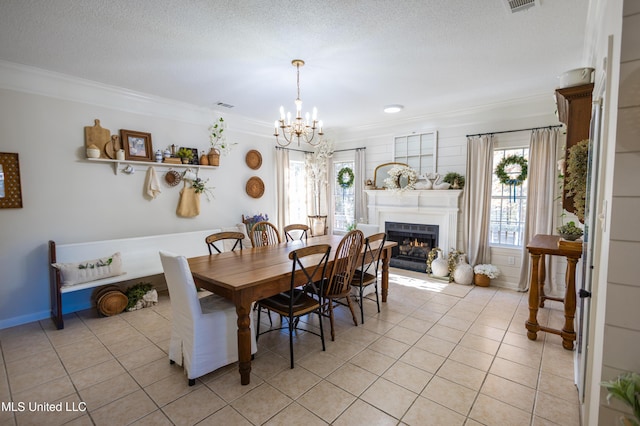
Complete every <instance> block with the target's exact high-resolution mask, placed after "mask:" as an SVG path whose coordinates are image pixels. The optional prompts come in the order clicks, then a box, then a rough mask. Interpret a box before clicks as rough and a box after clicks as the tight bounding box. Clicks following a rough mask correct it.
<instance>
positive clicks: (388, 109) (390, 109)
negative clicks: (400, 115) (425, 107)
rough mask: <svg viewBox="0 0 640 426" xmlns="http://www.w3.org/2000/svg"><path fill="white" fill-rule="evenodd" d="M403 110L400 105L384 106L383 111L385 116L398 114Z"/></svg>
mask: <svg viewBox="0 0 640 426" xmlns="http://www.w3.org/2000/svg"><path fill="white" fill-rule="evenodd" d="M403 109H404V106H402V105H385V106H384V108H383V111H384V112H386V113H387V114H394V113H396V112H400V111H402V110H403Z"/></svg>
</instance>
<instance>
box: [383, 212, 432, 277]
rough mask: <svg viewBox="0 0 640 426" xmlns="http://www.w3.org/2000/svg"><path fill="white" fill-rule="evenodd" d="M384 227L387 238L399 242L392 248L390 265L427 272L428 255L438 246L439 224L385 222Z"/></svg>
mask: <svg viewBox="0 0 640 426" xmlns="http://www.w3.org/2000/svg"><path fill="white" fill-rule="evenodd" d="M384 229H385V232H386V233H387V240H390V241H395V242H396V243H398V245H397V246H396V247H394V248H393V250H392V254H391V259H390V261H389V265H390V266H393V267H395V268H401V269H408V270H411V271H419V272H425V271H426V268H427V255H428V254H429V251H431V249H432V248H434V247H437V246H438V225H424V224H421V223H401V222H385V224H384Z"/></svg>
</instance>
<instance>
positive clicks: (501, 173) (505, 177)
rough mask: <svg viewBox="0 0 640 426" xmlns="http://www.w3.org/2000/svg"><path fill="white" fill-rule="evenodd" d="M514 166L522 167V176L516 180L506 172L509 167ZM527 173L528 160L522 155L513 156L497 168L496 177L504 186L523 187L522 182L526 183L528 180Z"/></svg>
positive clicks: (504, 160)
mask: <svg viewBox="0 0 640 426" xmlns="http://www.w3.org/2000/svg"><path fill="white" fill-rule="evenodd" d="M512 164H513V165H518V166H520V174H519V175H518V176H517V177H515V178H511V177H510V176H509V174H508V173H507V171H506V170H505V169H506V168H507V166H510V165H512ZM527 172H528V166H527V160H526V159H525V158H524V157H522V156H521V155H511V156H509V157H505V158H503V159H502V161H500V162H499V163H498V165H497V166H496V176H497V177H498V180H499V181H500V183H501V184H503V185H509V186H519V185H522V182H524V180H525V179H526V178H527Z"/></svg>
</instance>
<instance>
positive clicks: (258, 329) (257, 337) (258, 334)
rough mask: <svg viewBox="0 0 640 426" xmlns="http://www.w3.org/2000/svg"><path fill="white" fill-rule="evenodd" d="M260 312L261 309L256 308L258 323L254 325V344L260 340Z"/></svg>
mask: <svg viewBox="0 0 640 426" xmlns="http://www.w3.org/2000/svg"><path fill="white" fill-rule="evenodd" d="M256 306H258V305H257V304H256ZM260 311H262V308H258V321H257V324H256V343H258V339H259V338H260Z"/></svg>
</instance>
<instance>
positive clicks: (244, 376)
mask: <svg viewBox="0 0 640 426" xmlns="http://www.w3.org/2000/svg"><path fill="white" fill-rule="evenodd" d="M236 313H237V314H238V364H239V370H240V384H243V385H248V384H249V381H250V378H251V328H250V327H251V320H250V317H249V315H251V304H250V303H249V304H248V305H244V304H240V303H239V304H236Z"/></svg>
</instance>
